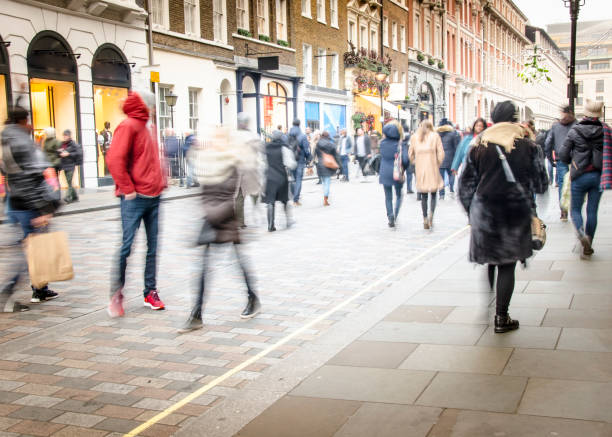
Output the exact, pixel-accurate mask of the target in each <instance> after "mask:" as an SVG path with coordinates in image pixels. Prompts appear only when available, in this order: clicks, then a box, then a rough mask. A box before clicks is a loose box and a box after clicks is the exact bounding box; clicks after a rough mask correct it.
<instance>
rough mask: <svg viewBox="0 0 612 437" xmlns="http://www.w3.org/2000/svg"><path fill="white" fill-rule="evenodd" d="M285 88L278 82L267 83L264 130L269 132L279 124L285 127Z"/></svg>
mask: <svg viewBox="0 0 612 437" xmlns="http://www.w3.org/2000/svg"><path fill="white" fill-rule="evenodd" d="M287 116H288V114H287V90H286V89H285V87H283V86H282V85H281V84H280V83H278V82H270V83H268V95H267V96H265V97H264V130H265V131H266V132H268V133H271V132H272V131H273V130H275V129H277V128H278V127H279V126H280V127H281V129H283V130H284V129H287V127H288V118H287Z"/></svg>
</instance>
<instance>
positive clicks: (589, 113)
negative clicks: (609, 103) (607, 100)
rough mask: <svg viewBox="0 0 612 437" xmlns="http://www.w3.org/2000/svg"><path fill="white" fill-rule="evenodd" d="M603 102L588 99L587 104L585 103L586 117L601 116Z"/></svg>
mask: <svg viewBox="0 0 612 437" xmlns="http://www.w3.org/2000/svg"><path fill="white" fill-rule="evenodd" d="M603 103H604V102H601V101H599V102H598V101H595V100H591V99H586V104H585V105H584V115H585V116H586V117H594V118H601V115H602V111H603Z"/></svg>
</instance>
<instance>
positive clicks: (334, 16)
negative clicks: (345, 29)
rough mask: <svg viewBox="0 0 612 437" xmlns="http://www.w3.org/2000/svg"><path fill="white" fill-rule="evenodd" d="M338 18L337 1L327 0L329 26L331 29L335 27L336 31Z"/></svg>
mask: <svg viewBox="0 0 612 437" xmlns="http://www.w3.org/2000/svg"><path fill="white" fill-rule="evenodd" d="M334 6H335V8H334ZM338 17H339V12H338V0H329V25H330V26H331V27H335V28H336V29H339V28H340V27H339V24H338Z"/></svg>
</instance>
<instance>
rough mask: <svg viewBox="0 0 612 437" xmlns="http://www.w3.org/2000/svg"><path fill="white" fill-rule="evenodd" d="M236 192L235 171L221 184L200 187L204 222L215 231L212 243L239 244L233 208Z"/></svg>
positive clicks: (236, 172) (236, 177)
mask: <svg viewBox="0 0 612 437" xmlns="http://www.w3.org/2000/svg"><path fill="white" fill-rule="evenodd" d="M237 190H238V171H237V169H235V170H234V171H233V173H232V175H231V176H230V177H228V178H227V179H226V180H224V181H223V182H221V183H217V184H208V185H203V186H202V201H203V202H204V210H205V211H206V220H207V221H208V223H210V225H211V226H212V227H213V229H215V231H217V232H216V235H217V238H216V240H215V241H214V243H217V244H222V243H236V244H237V243H240V232H239V230H238V221H237V220H236V212H235V208H234V198H235V196H236V191H237Z"/></svg>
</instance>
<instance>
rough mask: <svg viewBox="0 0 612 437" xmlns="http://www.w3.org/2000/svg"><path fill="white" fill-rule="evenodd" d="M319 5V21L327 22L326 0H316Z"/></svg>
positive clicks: (317, 5)
mask: <svg viewBox="0 0 612 437" xmlns="http://www.w3.org/2000/svg"><path fill="white" fill-rule="evenodd" d="M315 1H316V2H317V3H316V7H317V21H318V22H319V23H323V24H327V21H325V18H326V17H325V0H315Z"/></svg>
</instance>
